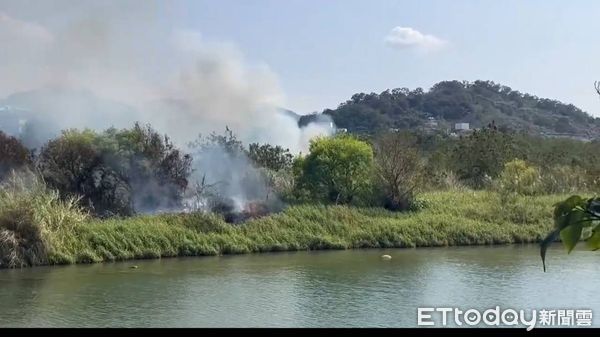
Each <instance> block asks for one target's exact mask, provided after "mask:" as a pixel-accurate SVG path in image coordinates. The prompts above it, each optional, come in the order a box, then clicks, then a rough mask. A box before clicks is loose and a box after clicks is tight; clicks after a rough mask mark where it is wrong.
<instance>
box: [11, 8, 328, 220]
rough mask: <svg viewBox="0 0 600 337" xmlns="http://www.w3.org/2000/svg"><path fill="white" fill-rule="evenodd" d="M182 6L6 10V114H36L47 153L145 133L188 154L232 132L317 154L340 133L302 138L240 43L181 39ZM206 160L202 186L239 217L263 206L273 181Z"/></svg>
mask: <svg viewBox="0 0 600 337" xmlns="http://www.w3.org/2000/svg"><path fill="white" fill-rule="evenodd" d="M175 6H177V4H175V3H174V2H152V1H134V0H128V1H125V0H124V1H113V0H107V1H93V2H88V1H68V0H54V1H50V0H48V1H43V2H39V1H28V0H23V1H22V2H14V1H4V0H0V76H2V79H1V80H0V106H1V105H2V103H3V102H2V99H1V98H2V97H8V98H7V99H6V100H4V103H5V104H11V105H15V106H17V108H23V109H25V110H28V111H30V113H31V115H29V116H28V117H29V118H33V119H36V120H38V124H37V125H36V127H35V128H33V129H32V130H33V131H31V132H34V133H35V135H34V138H35V141H36V142H37V141H39V140H40V139H39V138H43V139H48V138H49V137H51V136H54V135H57V134H58V132H59V131H60V130H64V129H69V128H80V129H81V128H92V129H97V130H102V129H105V128H107V127H109V126H114V127H117V128H126V127H131V126H132V124H133V122H135V121H139V122H141V123H149V124H151V125H152V126H153V127H154V128H156V129H157V130H158V131H160V132H162V133H166V134H168V135H169V136H170V137H171V139H172V140H173V141H174V142H175V143H176V144H177V145H179V146H180V147H184V145H185V144H187V143H188V142H190V141H193V140H195V139H196V138H197V137H198V135H199V134H202V135H207V134H209V133H211V132H213V131H216V132H217V133H219V132H222V131H223V130H224V129H225V127H226V126H228V127H229V128H230V129H231V130H233V132H234V133H235V134H236V135H237V136H238V138H239V139H240V140H242V141H243V142H244V143H245V144H248V143H250V142H259V143H270V144H273V145H281V146H282V147H284V148H288V149H289V150H290V151H291V152H292V153H299V152H303V153H306V152H308V145H309V141H310V139H311V138H312V137H314V136H318V135H329V134H331V133H332V132H333V128H332V126H331V125H330V124H329V123H321V124H318V125H316V124H313V125H309V126H308V127H304V128H299V127H298V121H297V119H296V118H294V117H293V116H290V115H288V114H284V113H282V111H281V108H282V107H284V106H285V95H284V93H283V90H282V89H281V86H280V84H279V80H278V77H277V75H276V74H275V73H274V72H273V71H272V70H271V69H270V68H269V67H268V65H266V64H262V63H257V62H250V61H248V60H246V59H245V57H244V55H243V53H242V52H241V51H240V50H238V48H237V47H236V46H235V44H233V43H231V42H228V41H215V40H213V39H210V38H209V37H206V36H203V35H202V34H201V33H200V32H197V31H194V30H190V29H186V28H185V27H177V20H176V19H174V17H173V16H171V15H170V12H169V11H168V10H166V9H172V7H175ZM0 122H1V121H0ZM1 126H2V123H0V127H1ZM36 137H37V138H36ZM204 159H205V160H204V161H196V162H195V163H194V168H195V170H196V171H195V174H196V178H198V179H200V176H204V177H208V178H209V179H210V181H208V183H211V184H212V183H216V182H219V181H227V182H228V185H227V187H222V188H220V189H219V190H220V193H222V194H225V195H226V196H228V197H230V198H231V199H233V200H234V201H235V202H236V203H237V204H238V205H236V208H240V207H241V206H242V204H243V203H246V202H247V201H248V200H251V199H260V198H262V197H263V196H261V195H259V194H261V193H262V192H261V185H264V181H260V178H256V179H254V178H252V179H248V175H251V176H252V175H253V176H257V171H256V169H255V168H253V167H252V165H251V164H250V163H249V161H248V160H247V158H237V159H236V160H232V159H231V158H228V157H227V156H223V155H220V154H218V153H213V154H211V155H210V156H209V157H208V159H207V158H206V154H205V158H204ZM200 160H201V159H200ZM224 168H226V169H224ZM245 184H246V185H245ZM257 193H258V194H257ZM263 194H264V193H263Z"/></svg>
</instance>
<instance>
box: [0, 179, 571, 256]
mask: <svg viewBox="0 0 600 337" xmlns="http://www.w3.org/2000/svg"><path fill="white" fill-rule="evenodd" d="M42 189H43V187H41V186H38V187H35V186H34V187H33V188H32V187H31V186H29V187H28V188H27V189H21V190H18V191H15V190H13V191H9V190H4V191H0V267H4V268H5V267H19V266H29V265H43V264H71V263H89V262H102V261H115V260H125V259H137V258H159V257H170V256H189V255H218V254H238V253H251V252H267V251H285V250H309V249H310V250H316V249H348V248H375V247H423V246H451V245H485V244H504V243H522V242H535V241H539V240H540V239H541V238H542V237H543V236H544V235H545V234H546V233H547V232H548V231H549V230H550V228H551V226H552V220H551V219H552V217H551V211H552V205H553V204H554V203H555V202H557V201H559V200H561V199H564V198H565V196H564V195H554V196H541V197H520V198H518V199H517V201H516V202H515V203H513V204H511V205H501V204H500V201H499V198H498V196H497V194H495V193H493V192H487V191H480V192H472V191H444V192H430V193H426V194H424V195H422V198H423V199H425V200H426V201H427V206H426V207H425V208H424V209H423V210H421V211H418V212H412V213H392V212H388V211H385V210H383V209H373V208H353V207H345V206H313V205H300V206H292V207H289V208H288V209H287V210H285V211H284V212H282V213H279V214H273V215H270V216H268V217H264V218H261V219H257V220H253V221H249V222H248V223H246V224H243V225H230V224H227V223H225V222H224V221H223V220H222V219H221V218H220V217H218V216H216V215H202V214H183V215H181V214H180V215H174V214H171V215H158V216H137V217H133V218H126V219H109V220H97V219H92V218H90V217H88V216H87V215H85V214H83V213H81V212H80V211H79V210H78V209H77V208H75V207H74V206H73V203H64V202H61V201H59V200H58V198H57V196H56V195H54V194H52V193H48V192H46V191H42Z"/></svg>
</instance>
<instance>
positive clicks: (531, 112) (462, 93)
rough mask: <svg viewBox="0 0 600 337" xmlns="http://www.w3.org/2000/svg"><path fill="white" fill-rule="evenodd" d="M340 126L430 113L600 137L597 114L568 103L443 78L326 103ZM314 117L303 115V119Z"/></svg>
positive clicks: (367, 128)
mask: <svg viewBox="0 0 600 337" xmlns="http://www.w3.org/2000/svg"><path fill="white" fill-rule="evenodd" d="M323 113H324V114H327V115H330V116H331V117H332V118H333V120H334V121H335V123H336V125H337V126H338V127H339V128H347V129H348V131H350V132H374V131H377V130H378V129H388V128H398V129H406V128H418V127H420V126H425V125H427V122H428V120H429V119H431V118H434V119H435V121H436V122H437V124H438V128H445V129H449V128H452V127H453V126H454V123H459V122H464V123H470V127H471V128H478V127H481V126H485V125H487V124H489V123H490V122H492V121H495V122H496V125H498V126H500V127H502V128H506V129H511V130H515V131H519V130H520V131H527V132H529V133H532V134H568V135H573V136H579V137H586V138H590V139H592V138H598V137H600V118H593V117H592V116H590V115H589V114H587V113H586V112H584V111H582V110H581V109H579V108H577V107H575V106H574V105H572V104H565V103H562V102H559V101H557V100H552V99H546V98H539V97H536V96H532V95H529V94H525V93H521V92H519V91H516V90H513V89H511V88H509V87H506V86H503V85H500V84H496V83H494V82H490V81H475V82H472V83H471V82H459V81H444V82H439V83H437V84H435V85H434V86H433V87H432V88H431V89H430V90H429V91H427V92H425V91H423V89H421V88H417V89H415V90H412V91H411V90H409V89H407V88H399V89H393V90H386V91H384V92H382V93H380V94H375V93H371V94H365V93H360V94H355V95H353V96H352V98H351V99H350V100H348V101H346V102H344V103H342V104H340V105H339V106H338V107H337V108H336V109H333V110H331V109H327V110H325V111H323ZM311 119H312V118H311V117H310V115H309V116H306V117H303V118H302V120H301V121H300V122H301V123H306V122H308V121H310V120H311Z"/></svg>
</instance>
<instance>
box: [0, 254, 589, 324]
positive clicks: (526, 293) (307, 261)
mask: <svg viewBox="0 0 600 337" xmlns="http://www.w3.org/2000/svg"><path fill="white" fill-rule="evenodd" d="M382 254H389V255H391V256H392V259H390V260H383V259H381V255H382ZM548 260H549V261H548V268H549V269H548V271H547V272H546V273H544V272H543V271H542V265H541V261H540V258H539V250H538V246H537V245H509V246H492V247H481V246H479V247H450V248H418V249H385V250H383V249H382V250H378V249H369V250H347V251H317V252H289V253H269V254H252V255H238V256H220V257H190V258H171V259H162V260H145V261H126V262H118V263H106V264H94V265H74V266H56V267H36V268H25V269H19V270H0V301H1V304H0V326H2V327H415V326H417V308H418V307H452V308H461V309H470V308H477V309H480V310H485V309H487V308H494V307H495V306H499V307H500V308H501V309H506V308H512V309H516V310H521V309H523V310H527V309H538V310H541V309H592V310H593V313H594V316H593V322H594V325H596V324H598V322H600V320H599V319H598V316H600V296H598V280H600V254H599V253H598V252H589V251H583V250H577V251H574V252H572V253H571V254H570V255H567V254H566V252H565V251H564V249H563V248H562V246H560V245H555V246H553V247H551V249H550V250H549V256H548ZM134 265H135V266H137V268H132V267H133V266H134Z"/></svg>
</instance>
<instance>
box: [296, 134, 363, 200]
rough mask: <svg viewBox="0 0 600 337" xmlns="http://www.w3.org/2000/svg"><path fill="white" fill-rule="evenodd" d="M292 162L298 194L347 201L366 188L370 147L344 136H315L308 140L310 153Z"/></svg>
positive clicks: (314, 198)
mask: <svg viewBox="0 0 600 337" xmlns="http://www.w3.org/2000/svg"><path fill="white" fill-rule="evenodd" d="M294 165H295V168H294V172H295V174H296V189H297V190H299V193H301V194H302V193H304V194H305V195H306V196H308V197H309V198H310V199H311V200H313V201H318V200H321V201H327V202H333V203H335V204H349V203H352V202H356V201H357V200H356V199H357V197H358V198H360V196H361V195H363V194H364V193H366V192H367V190H368V188H369V184H370V182H371V177H372V169H373V149H372V148H371V146H370V145H369V144H368V143H366V142H363V141H360V140H358V139H356V138H354V137H351V136H347V135H339V136H336V137H332V138H317V139H313V140H312V141H311V143H310V153H309V154H308V155H307V156H305V157H302V158H298V159H297V160H296V161H295V163H294Z"/></svg>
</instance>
